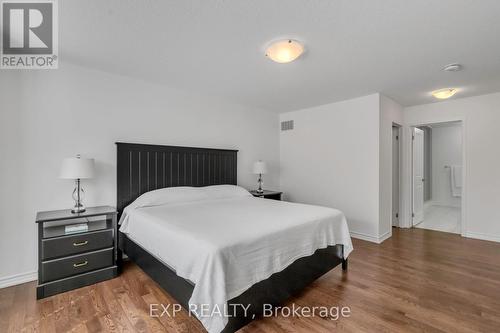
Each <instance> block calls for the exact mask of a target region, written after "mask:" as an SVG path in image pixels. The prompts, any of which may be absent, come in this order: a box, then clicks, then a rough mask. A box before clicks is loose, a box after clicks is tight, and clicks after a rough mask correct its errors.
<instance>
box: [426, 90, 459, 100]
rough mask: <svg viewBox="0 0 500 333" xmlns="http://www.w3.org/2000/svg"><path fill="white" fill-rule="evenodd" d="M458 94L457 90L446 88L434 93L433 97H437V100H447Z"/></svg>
mask: <svg viewBox="0 0 500 333" xmlns="http://www.w3.org/2000/svg"><path fill="white" fill-rule="evenodd" d="M456 93H457V89H455V88H445V89H439V90H435V91H433V92H432V96H434V97H436V98H437V99H447V98H450V97H451V96H453V95H455V94H456Z"/></svg>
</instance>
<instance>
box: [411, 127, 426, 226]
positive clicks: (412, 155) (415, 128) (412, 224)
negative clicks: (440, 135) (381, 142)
mask: <svg viewBox="0 0 500 333" xmlns="http://www.w3.org/2000/svg"><path fill="white" fill-rule="evenodd" d="M416 130H419V131H420V132H421V135H422V166H423V167H422V179H424V168H425V165H424V160H423V158H424V155H425V153H424V149H425V142H424V141H423V140H424V131H423V130H421V129H420V128H418V127H417V126H412V127H411V137H412V140H411V207H412V209H411V212H412V214H411V226H412V227H414V226H416V225H417V224H420V223H421V222H423V220H424V218H425V217H424V184H423V181H421V183H422V184H421V185H422V211H421V213H422V220H420V221H419V222H417V223H415V221H414V220H415V218H416V217H418V214H416V212H415V177H416V176H415V160H414V158H415V136H416V135H417V133H416V132H417V131H416Z"/></svg>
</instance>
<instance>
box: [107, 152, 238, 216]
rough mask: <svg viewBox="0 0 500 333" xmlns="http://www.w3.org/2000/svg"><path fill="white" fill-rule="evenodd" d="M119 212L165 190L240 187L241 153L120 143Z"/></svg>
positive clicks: (118, 159)
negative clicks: (161, 189) (148, 194)
mask: <svg viewBox="0 0 500 333" xmlns="http://www.w3.org/2000/svg"><path fill="white" fill-rule="evenodd" d="M116 145H117V164H116V168H117V201H116V203H117V209H118V213H119V214H121V212H122V210H123V209H124V208H125V207H126V206H127V205H129V204H130V203H131V202H132V201H134V200H135V199H136V198H137V197H139V196H140V195H141V194H143V193H145V192H148V191H152V190H156V189H160V188H165V187H174V186H208V185H219V184H233V185H236V179H237V174H236V168H237V153H238V151H237V150H227V149H212V148H192V147H176V146H159V145H147V144H137V143H123V142H117V143H116Z"/></svg>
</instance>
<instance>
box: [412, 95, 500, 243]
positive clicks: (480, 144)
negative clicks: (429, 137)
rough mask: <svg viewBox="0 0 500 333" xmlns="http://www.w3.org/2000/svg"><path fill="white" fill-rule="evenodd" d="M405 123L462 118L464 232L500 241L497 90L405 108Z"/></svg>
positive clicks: (499, 97)
mask: <svg viewBox="0 0 500 333" xmlns="http://www.w3.org/2000/svg"><path fill="white" fill-rule="evenodd" d="M404 116H405V122H406V123H407V124H408V125H416V124H424V123H437V122H446V121H453V120H463V121H464V131H463V144H464V146H465V154H466V163H465V164H464V166H463V167H464V169H463V170H464V172H465V179H466V181H465V183H464V186H465V193H464V195H465V196H464V198H463V199H464V201H463V202H464V206H463V207H462V210H463V213H464V216H465V219H464V221H463V223H464V228H465V235H466V236H468V237H475V238H481V239H488V240H494V241H500V209H498V206H499V203H500V177H498V170H499V166H500V153H499V148H498V144H499V143H500V130H499V124H500V93H496V94H489V95H483V96H476V97H469V98H462V99H456V100H450V101H446V102H441V103H434V104H426V105H419V106H414V107H409V108H405V110H404Z"/></svg>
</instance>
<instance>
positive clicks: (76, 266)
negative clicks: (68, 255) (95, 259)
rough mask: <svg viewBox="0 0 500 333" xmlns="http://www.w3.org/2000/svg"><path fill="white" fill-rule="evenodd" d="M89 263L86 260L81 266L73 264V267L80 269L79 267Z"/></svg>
mask: <svg viewBox="0 0 500 333" xmlns="http://www.w3.org/2000/svg"><path fill="white" fill-rule="evenodd" d="M88 263H89V262H88V261H87V260H85V261H84V262H81V263H79V264H73V267H74V268H78V267H82V266H86V265H87V264H88Z"/></svg>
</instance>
